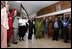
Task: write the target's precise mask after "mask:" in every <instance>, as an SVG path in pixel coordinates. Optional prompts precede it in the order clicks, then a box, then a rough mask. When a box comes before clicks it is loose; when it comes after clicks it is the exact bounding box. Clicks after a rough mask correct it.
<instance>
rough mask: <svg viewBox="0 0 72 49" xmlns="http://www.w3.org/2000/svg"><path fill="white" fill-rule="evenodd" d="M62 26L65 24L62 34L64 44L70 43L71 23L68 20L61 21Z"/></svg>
mask: <svg viewBox="0 0 72 49" xmlns="http://www.w3.org/2000/svg"><path fill="white" fill-rule="evenodd" d="M61 21H62V24H63V28H62V33H63V37H64V38H63V39H64V42H66V43H68V23H69V21H68V20H67V18H65V19H63V20H61Z"/></svg>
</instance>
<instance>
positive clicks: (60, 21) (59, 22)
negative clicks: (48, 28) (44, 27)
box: [52, 17, 70, 43]
mask: <svg viewBox="0 0 72 49" xmlns="http://www.w3.org/2000/svg"><path fill="white" fill-rule="evenodd" d="M69 21H70V18H68V17H65V18H63V17H59V18H55V21H54V22H53V25H52V28H53V29H54V32H53V40H58V39H59V37H60V38H62V39H64V42H65V43H67V42H68V37H69V36H68V34H69V33H68V24H69ZM59 34H60V35H59Z"/></svg>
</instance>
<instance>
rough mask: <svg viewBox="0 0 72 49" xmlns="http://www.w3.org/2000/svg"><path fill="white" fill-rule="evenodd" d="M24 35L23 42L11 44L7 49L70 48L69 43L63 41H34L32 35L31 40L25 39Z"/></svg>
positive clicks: (48, 39)
mask: <svg viewBox="0 0 72 49" xmlns="http://www.w3.org/2000/svg"><path fill="white" fill-rule="evenodd" d="M27 37H28V34H27V33H26V36H25V38H24V39H25V41H18V44H13V43H11V44H10V45H11V46H10V47H8V48H71V42H69V43H64V42H63V40H59V41H52V38H42V39H35V38H34V34H33V36H32V40H28V39H27Z"/></svg>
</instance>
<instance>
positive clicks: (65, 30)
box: [63, 27, 69, 41]
mask: <svg viewBox="0 0 72 49" xmlns="http://www.w3.org/2000/svg"><path fill="white" fill-rule="evenodd" d="M63 36H64V41H68V38H69V36H68V28H67V27H64V28H63Z"/></svg>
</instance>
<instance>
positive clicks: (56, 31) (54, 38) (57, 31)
mask: <svg viewBox="0 0 72 49" xmlns="http://www.w3.org/2000/svg"><path fill="white" fill-rule="evenodd" d="M58 37H59V28H54V32H53V40H58Z"/></svg>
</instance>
